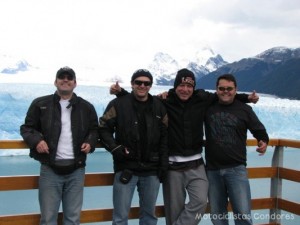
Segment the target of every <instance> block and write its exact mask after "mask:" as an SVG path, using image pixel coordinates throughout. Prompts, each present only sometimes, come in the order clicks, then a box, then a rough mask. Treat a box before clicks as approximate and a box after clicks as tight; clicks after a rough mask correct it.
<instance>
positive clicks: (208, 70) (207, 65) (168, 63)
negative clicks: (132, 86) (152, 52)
mask: <svg viewBox="0 0 300 225" xmlns="http://www.w3.org/2000/svg"><path fill="white" fill-rule="evenodd" d="M204 52H205V54H202V55H200V54H199V55H198V56H201V57H200V58H199V57H198V58H195V59H194V60H192V61H189V62H188V63H186V64H185V65H184V66H182V65H181V66H180V64H179V63H178V62H177V61H176V60H174V59H172V58H171V57H170V56H168V55H167V54H163V53H159V54H157V55H156V56H155V59H154V61H153V63H152V64H151V65H150V66H149V69H150V71H153V73H154V74H155V75H156V76H155V79H156V82H157V84H159V85H172V84H173V82H174V79H175V76H176V72H175V68H176V69H180V68H182V67H186V68H188V69H190V70H192V71H193V72H194V73H195V76H196V84H197V85H196V87H197V88H203V89H213V90H214V89H215V86H216V80H217V77H218V76H220V75H222V74H226V73H230V74H233V75H234V76H235V77H236V79H237V84H238V90H239V91H243V92H251V91H253V90H255V91H257V92H259V93H265V94H271V95H275V96H278V97H283V98H290V99H300V90H299V88H300V48H287V47H274V48H271V49H268V50H266V51H264V52H262V53H259V54H257V55H256V56H254V57H248V58H243V59H241V60H239V61H235V62H233V63H228V62H226V61H224V60H223V58H222V56H220V55H218V54H214V53H213V51H212V50H210V49H204ZM208 53H210V54H208ZM204 56H205V57H204ZM160 65H161V66H160ZM162 68H163V69H162ZM168 68H172V71H168V70H167V69H168Z"/></svg>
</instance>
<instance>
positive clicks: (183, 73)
mask: <svg viewBox="0 0 300 225" xmlns="http://www.w3.org/2000/svg"><path fill="white" fill-rule="evenodd" d="M181 83H186V84H190V85H192V86H193V87H194V88H195V86H196V81H195V75H194V73H193V72H192V71H190V70H188V69H181V70H179V71H178V72H177V75H176V78H175V81H174V89H176V88H177V87H178V85H179V84H181Z"/></svg>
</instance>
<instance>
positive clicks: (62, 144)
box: [56, 99, 74, 159]
mask: <svg viewBox="0 0 300 225" xmlns="http://www.w3.org/2000/svg"><path fill="white" fill-rule="evenodd" d="M59 103H60V106H61V133H60V137H59V140H58V146H57V152H56V159H74V151H73V139H72V131H71V111H72V107H69V108H67V106H68V105H69V104H70V102H69V100H64V99H61V100H60V101H59Z"/></svg>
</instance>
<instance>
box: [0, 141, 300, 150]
mask: <svg viewBox="0 0 300 225" xmlns="http://www.w3.org/2000/svg"><path fill="white" fill-rule="evenodd" d="M247 146H257V141H256V139H248V140H247ZM269 146H288V147H292V148H300V141H296V140H288V139H270V141H269ZM102 147H103V146H102V145H101V144H100V143H98V145H97V148H102ZM1 149H6V150H9V149H28V145H27V144H26V143H25V142H24V141H23V140H0V150H1Z"/></svg>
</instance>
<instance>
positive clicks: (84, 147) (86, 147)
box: [81, 143, 91, 154]
mask: <svg viewBox="0 0 300 225" xmlns="http://www.w3.org/2000/svg"><path fill="white" fill-rule="evenodd" d="M81 151H82V152H84V153H85V154H88V153H89V152H90V151H91V145H90V144H89V143H83V144H82V145H81Z"/></svg>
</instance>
